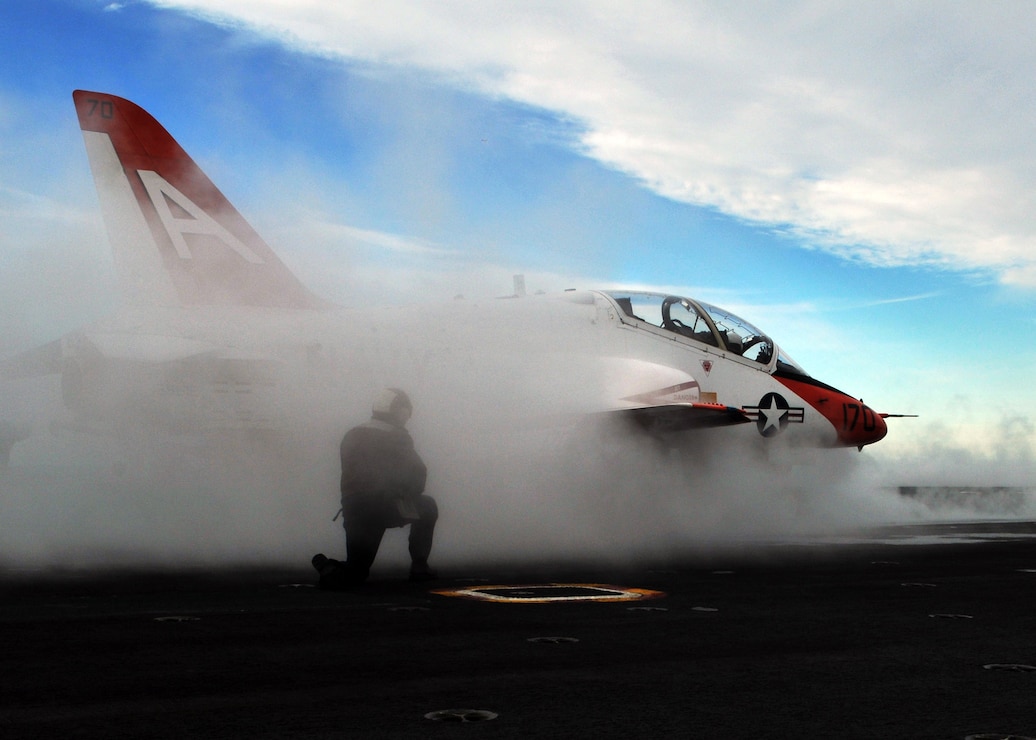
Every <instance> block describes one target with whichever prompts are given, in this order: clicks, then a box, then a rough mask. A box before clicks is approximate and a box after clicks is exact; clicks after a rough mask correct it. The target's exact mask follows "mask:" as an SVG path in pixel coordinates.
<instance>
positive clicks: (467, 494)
mask: <svg viewBox="0 0 1036 740" xmlns="http://www.w3.org/2000/svg"><path fill="white" fill-rule="evenodd" d="M554 371H555V372H559V371H562V369H559V368H555V369H554ZM282 381H283V382H282V383H281V384H280V385H279V387H280V388H281V389H282V392H283V393H284V394H285V395H284V397H282V398H280V399H279V403H280V407H281V408H283V409H287V410H288V413H287V415H286V417H285V419H286V422H285V424H284V425H282V427H281V428H280V429H278V430H275V431H269V432H252V433H244V432H240V433H228V432H208V433H183V434H173V433H167V432H161V433H160V432H155V431H153V430H152V431H150V432H148V433H146V434H144V433H142V434H136V435H133V434H130V435H125V436H124V437H123V438H122V439H121V440H118V441H115V440H111V439H107V438H103V437H96V436H92V435H90V434H83V433H73V434H71V435H70V434H68V433H61V434H59V435H57V436H53V435H50V434H49V433H48V432H47V430H40V429H37V430H36V432H37V434H36V436H35V437H34V439H32V440H29V441H27V442H24V443H20V444H21V445H24V446H22V447H19V446H16V448H15V451H14V453H13V454H12V457H11V462H10V464H9V465H8V466H7V467H6V468H4V469H3V470H2V471H0V506H2V511H3V522H2V525H0V529H2V543H0V567H4V568H7V569H12V568H14V569H19V568H30V569H39V568H61V567H68V568H86V567H95V566H110V565H116V566H146V567H156V566H161V567H184V566H201V565H213V564H218V565H224V566H226V565H239V564H253V565H264V564H266V565H293V564H297V565H303V564H305V563H307V562H308V560H309V558H310V557H311V555H312V554H313V553H315V552H318V551H323V552H325V553H327V554H329V555H339V556H341V555H342V553H343V551H344V536H343V534H342V529H341V526H340V521H339V522H337V523H333V522H332V521H331V518H332V516H333V515H334V513H335V511H336V509H337V508H338V500H337V486H338V474H339V470H338V460H337V446H338V442H339V440H340V438H341V435H342V434H343V433H344V431H345V430H346V429H347V428H348V427H349V426H351V425H353V424H356V423H360V422H362V421H364V420H365V419H366V418H368V416H369V403H370V399H371V397H372V395H373V391H374V390H376V389H375V388H367V387H365V386H362V385H361V386H355V385H354V386H352V387H351V389H350V390H348V391H343V392H341V393H340V394H339V396H338V398H337V400H336V401H335V402H334V403H330V404H328V403H324V404H316V403H314V402H312V401H311V400H307V399H309V398H310V397H309V396H307V395H306V394H304V393H303V390H305V389H307V388H310V387H311V385H312V383H313V378H312V377H308V378H303V377H286V378H283V379H282ZM497 381H499V382H500V384H501V386H502V387H507V385H508V383H509V382H511V381H514V382H516V381H515V379H506V378H496V379H494V382H497ZM523 382H526V383H531V382H532V381H531V380H530V379H528V378H526V379H523ZM537 382H539V381H537ZM542 382H543V383H544V384H546V383H548V379H547V378H544V379H542ZM37 390H38V391H39V392H40V393H44V392H53V390H54V389H53V388H39V389H37ZM468 390H469V391H475V392H477V391H478V389H468ZM463 392H464V391H463V390H462V389H461V388H459V387H458V388H454V389H452V390H448V391H446V392H445V393H444V395H443V396H442V397H431V396H429V395H428V394H429V391H428V390H427V389H424V388H421V387H420V386H418V387H417V388H415V389H414V390H413V392H412V395H413V396H414V398H415V406H416V413H415V416H414V419H413V421H412V422H411V430H412V433H413V435H414V438H415V441H416V444H417V447H418V450H419V451H420V452H421V453H422V455H423V456H424V458H425V460H426V462H427V463H428V466H429V471H430V477H429V488H428V493H429V494H430V495H432V496H434V497H435V498H436V499H437V500H438V501H439V504H440V509H441V518H440V525H439V528H438V530H437V542H436V548H435V551H434V559H435V561H436V562H437V563H439V564H440V565H447V566H449V565H453V566H462V565H465V564H474V563H479V562H486V561H499V560H502V559H508V560H511V561H523V560H535V561H541V560H546V559H559V558H562V559H564V558H568V559H593V560H603V561H611V562H616V561H618V562H622V561H631V560H635V559H639V558H656V559H657V558H664V557H666V556H667V555H673V554H678V553H681V552H687V551H700V550H705V549H709V548H731V547H734V548H739V547H744V546H748V545H751V544H752V543H754V542H760V541H769V540H773V539H780V538H796V537H807V536H816V535H833V534H839V533H846V532H851V531H854V530H856V529H858V528H860V527H866V526H871V525H879V524H887V523H904V522H914V521H921V520H923V519H930V518H933V517H939V516H958V517H959V516H976V515H983V516H988V515H991V514H992V515H1014V516H1017V515H1030V516H1031V515H1032V514H1033V513H1036V512H1034V509H1033V507H1032V501H1031V498H1028V499H1026V500H1025V502H1024V504H1023V505H1022V506H1021V508H1019V507H1018V506H1015V507H1014V509H1013V510H1011V511H994V512H989V511H985V512H983V511H978V510H974V509H970V510H969V508H968V505H967V504H966V503H965V504H963V505H961V504H959V502H958V504H956V505H955V508H954V507H951V508H949V509H944V510H941V511H939V510H933V508H932V506H931V505H930V504H931V502H927V503H926V502H924V501H919V500H910V499H908V498H904V497H901V496H899V495H898V494H897V493H896V492H895V490H893V489H892V488H891V487H890V482H891V483H893V484H910V485H925V484H926V483H931V484H933V485H934V484H940V485H945V484H950V483H955V482H960V478H959V476H958V477H956V478H955V476H957V475H958V474H957V473H954V472H953V470H952V469H951V468H950V467H949V463H948V460H950V459H956V460H957V461H958V462H959V461H960V460H961V457H962V452H963V451H961V450H954V449H946V450H941V451H940V450H935V449H932V450H927V451H925V454H926V455H927V459H928V461H929V462H930V464H931V465H930V467H925V466H924V465H921V464H918V463H917V461H906V460H894V461H892V463H891V464H890V465H887V466H886V465H883V464H881V463H879V462H878V461H877V460H876V459H875V458H873V457H871V456H870V455H869V454H868V453H865V454H862V455H861V454H858V453H856V451H855V450H807V449H791V448H788V447H785V446H781V445H780V444H777V445H765V446H764V445H763V440H762V439H761V438H759V437H758V436H757V435H755V434H754V432H753V430H751V429H750V428H747V427H740V428H738V427H735V428H732V429H726V430H719V431H710V432H705V433H697V434H694V433H692V434H687V435H685V436H684V437H683V438H682V439H681V440H679V442H678V443H677V444H676V445H675V446H671V445H662V444H659V443H658V442H656V441H653V440H651V439H649V438H647V437H644V436H631V435H630V434H628V433H627V430H624V429H621V428H617V427H615V426H612V424H611V423H610V422H603V421H598V422H589V421H586V420H583V421H575V422H571V423H567V424H560V425H554V426H539V427H536V426H534V427H523V426H515V425H512V424H511V423H510V422H509V421H508V419H507V417H506V416H504V417H501V416H500V415H499V413H498V411H499V409H498V408H496V407H494V406H493V405H492V404H491V403H476V404H474V405H471V406H465V405H464V404H462V403H459V401H458V399H460V398H461V394H462V393H463ZM543 393H544V396H545V397H546V396H548V395H549V392H548V390H547V388H546V387H544V389H543ZM481 400H482V401H485V398H484V397H483V398H482V399H481ZM501 406H506V404H501ZM471 408H481V409H482V413H481V414H480V415H479V416H478V417H477V418H476V416H473V415H472V413H471V412H470V409H471ZM451 409H454V410H455V411H456V413H452V414H451V413H449V412H450V410H451ZM125 423H126V425H127V426H126V427H125V428H126V429H130V428H132V427H130V426H129V425H131V424H132V423H134V422H133V420H132V419H128V418H127V419H126V420H125ZM1019 430H1021V431H1023V432H1024V424H1023V423H1021V422H1020V421H1017V420H1016V421H1014V422H1011V423H1007V424H1006V425H1005V435H1006V438H1007V439H1015V438H1017V433H1018V432H1019ZM1012 435H1014V436H1013V437H1012ZM1027 450H1028V448H1026V447H1024V446H1021V445H1019V446H1018V447H1017V449H1013V450H1012V451H1010V455H1008V457H1005V458H1004V459H1002V460H1000V461H999V464H997V463H996V462H995V461H993V462H991V463H990V464H989V466H987V468H986V469H985V474H986V475H988V476H991V477H988V478H985V479H983V478H982V471H978V473H976V475H977V480H976V481H975V483H976V484H983V483H988V482H989V481H990V480H992V479H993V478H992V477H994V476H995V477H996V479H997V480H1002V479H1003V473H1004V470H1005V466H1006V465H1007V464H1008V463H1010V464H1011V465H1013V466H1014V467H1015V469H1016V470H1017V472H1018V475H1019V480H1021V481H1023V482H1024V481H1026V480H1031V479H1032V478H1031V472H1032V465H1031V463H1032V460H1031V455H1029V453H1028V451H1027ZM1005 454H1007V453H1005ZM1008 458H1009V459H1008ZM940 460H941V461H942V462H941V463H940V462H939V461H940ZM969 467H970V468H971V469H972V470H973V471H976V470H977V468H976V467H975V466H974V465H972V466H969ZM957 469H958V470H960V468H959V466H958V467H957ZM936 473H938V475H936ZM907 474H909V477H907ZM965 482H970V481H965ZM405 532H406V530H390V532H389V533H388V534H387V536H386V538H385V541H384V543H383V546H382V552H381V554H380V556H379V560H378V564H377V565H376V570H377V569H389V568H394V567H397V566H398V565H399V564H400V563H402V562H403V561H405V559H406V546H405V537H406V534H405Z"/></svg>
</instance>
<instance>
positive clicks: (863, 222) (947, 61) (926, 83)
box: [152, 0, 1036, 287]
mask: <svg viewBox="0 0 1036 740" xmlns="http://www.w3.org/2000/svg"><path fill="white" fill-rule="evenodd" d="M152 4H153V5H156V6H160V7H165V8H176V9H181V10H183V11H186V12H189V13H192V14H194V15H197V16H199V17H202V18H205V19H207V20H211V21H213V22H216V23H219V24H223V25H229V26H233V27H236V28H239V29H240V28H244V29H248V30H250V31H252V32H255V33H257V34H260V35H262V36H264V37H268V38H272V39H275V40H277V41H279V42H281V43H283V44H285V45H287V46H290V47H293V48H296V49H298V50H300V51H302V52H304V53H310V54H316V55H321V56H326V57H329V58H337V59H342V60H350V61H357V62H361V63H364V64H373V65H386V66H391V67H400V68H404V67H405V68H409V69H418V70H423V71H425V72H427V73H430V74H433V75H436V76H438V77H439V78H440V79H441V80H442V81H443V82H444V83H446V84H451V85H455V86H457V87H461V88H466V89H473V90H477V91H479V92H481V93H483V94H486V95H488V96H500V97H505V98H509V99H512V100H515V101H519V102H522V103H526V104H530V105H533V106H537V107H541V108H543V109H546V110H550V111H553V112H555V113H556V114H557V115H560V116H563V117H565V118H568V119H570V120H573V121H575V122H577V123H578V124H579V125H581V126H582V127H583V131H584V132H583V135H582V139H581V144H582V147H583V151H584V152H585V153H586V154H587V155H589V156H591V157H593V158H595V159H597V160H599V161H601V162H603V163H605V164H607V165H609V166H611V167H614V168H616V169H618V170H621V171H623V172H626V173H629V174H630V175H631V176H633V177H635V178H637V179H639V180H640V181H642V182H643V183H644V184H645V185H646V186H647V187H649V188H651V189H652V190H654V191H656V192H658V193H660V194H662V195H665V196H667V197H670V198H673V199H676V200H679V201H684V202H688V203H694V204H698V205H704V206H710V207H714V208H717V209H718V210H720V211H722V212H724V213H727V214H729V215H732V216H736V217H739V218H743V219H747V220H750V221H754V222H758V223H761V224H765V225H767V226H771V227H773V226H778V227H781V228H785V229H787V230H789V231H791V232H793V233H796V234H798V235H800V236H801V237H802V238H804V239H805V240H806V241H808V242H810V243H812V244H813V245H814V246H815V247H816V248H819V249H825V250H829V251H832V252H835V253H837V254H841V255H843V256H846V257H850V258H855V259H861V260H865V261H868V262H871V263H874V264H879V265H907V264H928V265H935V266H945V267H949V268H953V269H964V270H989V271H992V272H994V273H995V274H996V275H997V276H998V277H999V279H1000V280H1001V281H1002V282H1004V283H1007V284H1016V285H1021V286H1027V287H1034V286H1036V256H1034V255H1036V249H1034V246H1036V220H1034V217H1033V215H1032V214H1033V213H1034V212H1036V209H1034V208H1033V206H1034V203H1033V196H1032V195H1031V194H1032V193H1033V192H1036V187H1034V185H1036V183H1034V182H1033V178H1034V175H1033V172H1036V168H1033V167H1032V162H1033V158H1034V154H1036V151H1034V149H1033V144H1032V143H1031V136H1029V133H1030V128H1031V125H1030V122H1031V120H1032V118H1033V115H1034V114H1036V110H1034V108H1036V96H1034V95H1033V94H1032V92H1033V85H1034V83H1033V81H1032V76H1031V75H1030V74H1029V73H1028V70H1030V69H1032V67H1033V65H1034V63H1036V49H1034V47H1033V45H1032V44H1031V42H1030V39H1029V33H1028V29H1029V28H1031V27H1032V25H1033V21H1034V20H1036V9H1034V8H1033V7H1032V6H1030V5H1027V4H1006V3H983V4H976V5H966V4H964V5H955V6H954V7H953V8H952V12H948V9H947V8H946V7H944V6H939V5H932V4H926V3H915V4H901V3H887V2H878V3H865V4H859V3H834V4H832V3H823V4H818V3H816V2H810V1H809V0H800V1H798V2H790V3H789V2H768V3H752V4H750V5H743V6H741V5H736V4H735V5H731V4H729V3H720V2H692V3H673V2H665V1H664V0H654V1H653V2H644V3H630V2H604V3H602V2H588V1H585V0H571V1H570V2H561V3H558V2H550V3H546V2H534V3H522V4H520V5H516V4H514V3H507V2H499V1H482V2H459V1H458V2H446V3H443V2H434V3H433V2H398V1H393V0H390V1H388V2H382V3H361V2H341V3H324V2H292V3H286V2H281V1H278V0H248V2H244V1H242V0H153V2H152Z"/></svg>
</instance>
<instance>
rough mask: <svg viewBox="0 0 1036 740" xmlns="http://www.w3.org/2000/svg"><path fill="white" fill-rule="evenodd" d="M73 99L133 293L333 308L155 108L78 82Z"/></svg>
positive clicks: (179, 301)
mask: <svg viewBox="0 0 1036 740" xmlns="http://www.w3.org/2000/svg"><path fill="white" fill-rule="evenodd" d="M72 97H73V100H74V102H75V106H76V113H77V114H78V116H79V127H80V128H81V129H82V132H83V140H84V142H85V144H86V150H87V154H88V156H89V158H90V168H91V170H92V171H93V176H94V182H95V184H96V186H97V194H98V197H99V198H100V201H101V208H102V211H103V212H104V220H105V225H106V226H107V229H108V237H109V240H110V241H111V244H112V249H113V250H114V253H115V264H116V270H117V271H118V275H119V279H120V282H122V284H123V286H124V287H125V288H126V292H127V297H128V299H129V300H131V301H134V302H137V303H146V304H159V305H185V306H190V305H241V306H262V307H271V308H297V309H318V308H326V307H327V306H328V304H327V303H326V302H324V301H323V300H321V299H320V298H318V297H317V296H316V295H314V294H313V293H311V292H310V291H309V290H308V289H307V288H306V287H305V286H304V285H303V284H302V283H301V282H299V280H298V279H297V278H296V277H295V276H294V275H293V274H292V273H291V271H290V270H289V269H288V268H287V267H286V266H285V265H284V263H283V262H281V260H280V259H279V258H278V257H277V255H276V254H274V252H273V250H272V249H270V247H269V246H268V245H267V244H266V242H265V241H263V239H262V237H260V236H259V234H258V233H256V231H255V229H253V228H252V227H251V226H250V225H249V224H248V222H247V221H245V219H244V217H243V216H242V215H241V214H240V213H239V212H238V211H237V209H236V208H234V206H233V205H231V204H230V202H229V201H228V200H227V198H226V197H225V196H224V195H223V193H221V192H220V191H219V189H218V188H217V187H216V186H215V185H213V184H212V181H211V180H209V178H208V177H207V176H206V175H205V173H204V172H202V170H201V168H199V167H198V165H197V164H195V162H194V160H192V159H191V158H190V156H188V154H187V153H186V152H185V151H184V150H183V149H182V148H181V147H180V145H179V144H178V143H177V142H176V140H175V139H173V137H172V136H170V135H169V133H168V132H167V131H166V130H165V128H163V127H162V125H161V124H159V123H158V121H156V120H155V119H154V118H153V117H152V116H151V115H150V114H149V113H148V112H147V111H145V110H144V109H143V108H141V107H139V106H138V105H136V104H134V103H132V102H130V101H128V100H125V99H123V98H119V97H116V96H114V95H108V94H106V93H97V92H88V91H85V90H76V91H75V92H74V93H72Z"/></svg>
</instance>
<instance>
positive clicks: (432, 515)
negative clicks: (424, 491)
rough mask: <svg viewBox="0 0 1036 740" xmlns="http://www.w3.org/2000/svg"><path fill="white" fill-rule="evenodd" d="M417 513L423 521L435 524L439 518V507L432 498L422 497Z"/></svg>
mask: <svg viewBox="0 0 1036 740" xmlns="http://www.w3.org/2000/svg"><path fill="white" fill-rule="evenodd" d="M417 513H418V514H419V515H420V517H421V519H422V520H423V521H426V522H428V523H430V524H431V523H434V522H435V521H436V520H437V519H438V518H439V505H438V504H436V503H435V499H434V498H432V497H431V496H421V497H419V498H418V499H417Z"/></svg>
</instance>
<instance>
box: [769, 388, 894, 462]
mask: <svg viewBox="0 0 1036 740" xmlns="http://www.w3.org/2000/svg"><path fill="white" fill-rule="evenodd" d="M777 379H778V380H779V381H780V382H781V383H783V384H784V385H785V386H787V387H788V388H789V389H791V390H792V391H794V392H795V393H796V394H797V395H798V396H799V397H800V398H802V399H803V400H804V401H806V402H807V403H808V404H809V405H810V406H812V407H813V408H814V409H815V410H816V411H818V412H819V413H820V414H821V416H823V417H824V418H825V419H827V421H828V422H829V423H830V424H831V426H832V427H834V432H835V438H834V440H833V442H834V445H835V446H838V447H863V446H864V445H870V444H874V443H875V442H877V441H879V440H880V439H882V438H884V436H885V435H886V434H887V433H888V427H887V426H886V425H885V419H884V418H882V416H881V414H879V413H877V412H876V411H875V410H874V409H872V408H871V407H870V406H868V405H867V404H865V403H864V402H863V401H861V400H859V399H856V398H853V397H852V396H850V395H848V394H847V393H842V392H841V391H840V390H837V389H835V388H832V387H831V386H829V385H827V384H825V383H821V382H820V381H817V380H813V379H812V378H809V379H807V378H792V377H782V376H777Z"/></svg>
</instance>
